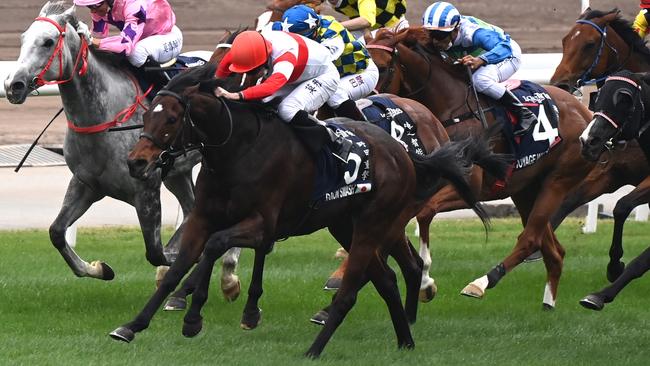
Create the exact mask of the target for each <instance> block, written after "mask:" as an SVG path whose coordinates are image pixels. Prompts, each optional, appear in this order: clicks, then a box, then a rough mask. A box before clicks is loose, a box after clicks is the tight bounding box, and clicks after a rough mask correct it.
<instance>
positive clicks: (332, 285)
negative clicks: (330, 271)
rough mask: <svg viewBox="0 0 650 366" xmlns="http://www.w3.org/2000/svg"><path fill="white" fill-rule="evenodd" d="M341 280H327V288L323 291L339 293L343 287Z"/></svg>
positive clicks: (332, 278)
mask: <svg viewBox="0 0 650 366" xmlns="http://www.w3.org/2000/svg"><path fill="white" fill-rule="evenodd" d="M341 280H342V279H341V278H338V277H330V278H329V279H327V282H325V286H324V287H323V290H325V291H337V290H338V289H339V288H340V287H341Z"/></svg>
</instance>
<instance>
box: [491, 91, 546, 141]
mask: <svg viewBox="0 0 650 366" xmlns="http://www.w3.org/2000/svg"><path fill="white" fill-rule="evenodd" d="M499 102H500V103H501V104H502V105H503V106H504V107H506V109H507V110H508V111H510V112H512V113H513V114H514V115H515V116H517V118H519V125H520V126H521V129H520V130H517V131H515V136H520V135H523V134H525V133H526V132H528V131H529V130H530V129H531V128H533V126H535V124H536V123H537V116H535V113H533V112H531V111H530V109H528V108H527V107H526V106H524V105H523V104H522V103H521V102H520V101H519V98H517V96H516V95H514V94H513V93H512V92H511V91H510V90H506V92H505V94H503V96H502V97H501V99H499Z"/></svg>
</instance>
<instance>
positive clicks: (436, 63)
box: [368, 28, 593, 308]
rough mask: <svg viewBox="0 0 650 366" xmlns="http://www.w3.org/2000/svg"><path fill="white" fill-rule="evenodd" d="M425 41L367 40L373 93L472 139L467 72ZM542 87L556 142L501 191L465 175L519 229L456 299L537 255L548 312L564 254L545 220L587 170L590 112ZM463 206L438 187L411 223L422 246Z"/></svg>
mask: <svg viewBox="0 0 650 366" xmlns="http://www.w3.org/2000/svg"><path fill="white" fill-rule="evenodd" d="M427 36H428V34H427V32H426V31H424V30H422V29H420V28H411V29H409V30H405V31H401V32H399V33H393V32H391V31H389V30H381V31H380V32H379V33H378V34H377V36H376V38H375V39H373V40H368V48H369V51H370V52H371V54H372V58H373V60H374V61H375V63H376V64H377V66H378V67H379V70H380V80H379V84H378V89H379V90H380V91H383V92H391V93H396V94H398V95H401V96H405V97H410V98H413V99H415V100H417V101H419V102H421V103H422V104H424V105H426V106H427V107H428V108H429V109H430V110H431V111H432V112H433V113H434V114H435V115H436V116H437V117H438V118H439V119H440V120H442V121H448V122H449V127H448V128H447V132H448V133H449V136H450V138H451V139H452V140H454V139H458V138H460V137H461V136H464V135H465V134H467V133H468V132H473V133H476V131H479V130H481V129H482V128H483V127H482V124H481V122H480V121H479V119H478V118H477V117H478V112H477V105H476V100H475V98H474V97H473V95H472V94H471V92H470V89H469V87H468V86H469V78H468V76H467V73H466V70H465V69H464V68H462V66H458V65H454V64H453V63H452V62H449V60H447V59H446V58H445V54H443V53H439V52H436V51H432V50H429V51H424V50H423V49H422V46H421V45H423V44H428V39H427ZM546 89H547V91H548V93H549V94H550V95H551V97H552V98H553V99H554V100H555V102H556V104H557V106H558V108H559V112H560V122H559V132H560V135H561V136H562V138H563V142H562V143H561V144H560V145H558V146H556V147H555V148H554V149H553V150H551V151H550V153H549V154H548V155H546V156H544V157H543V158H541V159H540V160H539V161H538V162H537V163H535V164H534V165H532V166H529V167H527V168H525V169H521V170H518V171H515V172H514V174H513V175H512V176H511V177H510V178H509V179H508V180H507V184H506V186H505V187H504V188H503V189H500V190H495V189H493V187H494V183H495V182H494V180H493V179H492V178H489V177H488V178H486V177H484V176H483V174H481V173H480V172H476V174H473V175H472V187H473V189H474V192H475V193H476V194H477V196H478V197H479V199H480V200H482V201H489V200H494V199H502V198H506V197H508V196H510V197H512V200H513V201H514V203H515V205H516V207H517V210H518V211H519V213H520V215H521V219H522V222H523V224H524V231H523V232H522V233H521V235H519V237H518V240H517V244H516V245H515V248H514V250H513V252H512V253H511V254H510V255H509V256H508V257H506V258H505V259H504V260H503V262H501V263H500V264H499V265H497V266H496V267H495V268H493V269H492V270H491V271H489V272H488V273H487V274H486V275H485V276H483V277H481V278H479V279H477V280H475V281H473V282H471V283H470V284H469V285H468V286H466V287H465V288H464V289H463V291H462V292H461V293H462V294H463V295H467V296H472V297H477V298H482V297H483V295H484V293H485V290H486V289H488V288H492V287H494V286H495V285H496V284H497V282H498V281H499V280H500V279H501V278H502V277H503V276H504V275H505V274H506V273H507V272H509V271H511V270H512V269H513V268H514V267H515V266H517V265H518V264H519V263H521V262H522V261H523V260H524V258H526V257H527V256H528V255H530V254H531V253H533V252H534V251H536V250H538V249H541V252H542V255H543V258H544V263H545V265H546V270H547V283H546V287H545V291H544V300H543V304H544V306H545V307H546V308H553V307H554V306H555V299H556V296H557V286H558V283H559V280H560V275H561V272H562V264H563V258H564V249H563V248H562V246H561V245H560V243H559V241H558V240H557V238H556V237H555V234H554V233H553V230H552V228H551V226H550V223H549V220H550V218H551V216H552V215H553V214H554V213H555V212H556V211H557V209H558V208H559V206H560V204H561V203H562V201H563V200H564V197H565V196H566V194H567V192H569V191H570V190H571V189H572V188H574V187H575V186H576V185H577V184H578V183H579V182H581V181H582V180H583V179H584V178H585V177H586V175H587V173H588V172H589V170H590V169H591V168H592V167H593V164H591V163H588V162H586V161H585V160H584V159H582V158H581V157H580V156H579V154H578V151H579V149H580V146H579V143H578V140H577V138H578V136H579V135H580V132H581V131H582V130H583V129H584V128H585V127H586V124H587V121H589V120H590V119H591V113H590V112H589V110H587V108H586V107H584V106H583V105H582V104H580V103H579V102H578V101H577V100H576V99H575V98H573V96H571V95H570V94H569V93H566V92H565V91H563V90H561V89H558V88H556V87H552V86H549V87H546ZM480 100H481V101H480V102H481V105H482V106H483V108H487V107H488V105H490V104H493V102H492V101H490V100H489V99H488V98H486V97H483V96H481V97H480ZM487 117H488V118H487V119H488V123H489V124H490V125H492V124H494V123H501V122H499V121H496V120H495V118H494V116H493V115H492V114H488V115H487ZM506 146H507V141H505V140H504V139H503V138H501V139H500V140H498V141H497V142H496V144H495V151H498V152H505V151H507V147H506ZM464 207H465V206H464V204H462V203H461V202H460V201H459V199H458V196H457V194H456V193H455V192H454V191H453V189H443V190H441V191H440V192H438V193H437V194H436V195H434V196H433V197H432V198H431V200H430V201H429V203H428V204H427V206H426V208H425V209H424V210H423V211H422V212H420V214H418V217H417V218H418V223H419V224H420V228H421V229H420V235H421V241H422V244H425V245H427V244H428V227H429V224H430V222H431V220H432V218H433V216H434V215H435V214H436V213H437V212H443V211H449V210H454V209H458V208H464ZM421 252H422V250H421ZM425 264H426V259H425Z"/></svg>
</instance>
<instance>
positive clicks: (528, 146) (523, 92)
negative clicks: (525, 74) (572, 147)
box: [499, 80, 562, 171]
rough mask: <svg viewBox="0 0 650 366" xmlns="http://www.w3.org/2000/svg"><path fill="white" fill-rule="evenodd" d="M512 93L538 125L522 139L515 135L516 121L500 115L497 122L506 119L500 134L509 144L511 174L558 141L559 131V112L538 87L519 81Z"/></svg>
mask: <svg viewBox="0 0 650 366" xmlns="http://www.w3.org/2000/svg"><path fill="white" fill-rule="evenodd" d="M512 92H513V93H514V94H515V95H516V96H517V98H518V99H519V100H520V101H521V102H522V103H523V104H524V105H525V106H526V107H527V108H528V109H530V111H531V112H533V113H534V114H535V115H536V116H537V124H536V125H535V126H534V127H533V128H531V129H530V131H528V132H527V133H526V134H524V135H522V136H516V137H515V135H514V131H515V130H516V128H517V126H518V124H519V121H518V120H517V118H516V117H515V116H514V115H512V114H511V113H508V112H505V111H503V112H502V113H499V114H501V117H500V118H499V119H505V121H506V122H507V123H504V124H503V126H504V128H503V133H504V135H505V136H506V139H507V140H508V141H509V142H510V146H511V151H512V153H513V155H514V158H515V161H514V170H515V171H516V170H519V169H522V168H525V167H527V166H530V165H533V164H534V163H535V162H537V161H538V160H540V159H541V158H542V157H543V156H545V155H546V154H548V153H549V152H550V151H551V149H552V148H553V147H555V146H557V145H558V144H559V143H560V142H561V141H562V137H561V136H560V130H559V128H558V122H559V110H558V108H557V105H556V104H555V102H554V101H553V99H552V98H551V96H550V95H549V94H548V92H547V91H546V89H544V88H543V87H542V86H540V85H539V84H536V83H533V82H531V81H527V80H522V81H520V82H519V83H518V86H517V88H516V89H512Z"/></svg>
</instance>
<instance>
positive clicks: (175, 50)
mask: <svg viewBox="0 0 650 366" xmlns="http://www.w3.org/2000/svg"><path fill="white" fill-rule="evenodd" d="M182 47H183V33H182V32H181V30H180V29H179V28H178V27H177V26H174V27H173V28H172V30H171V32H169V33H167V34H157V35H155V36H149V37H147V38H144V39H142V40H140V41H138V43H136V45H135V47H134V48H133V51H132V52H131V54H130V55H129V56H128V59H129V62H130V63H131V64H132V65H133V66H135V67H140V66H142V65H144V63H145V62H146V61H147V58H150V59H151V60H153V61H156V62H159V63H165V62H167V61H169V60H171V59H173V58H174V57H176V56H178V55H179V54H180V53H181V48H182Z"/></svg>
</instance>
